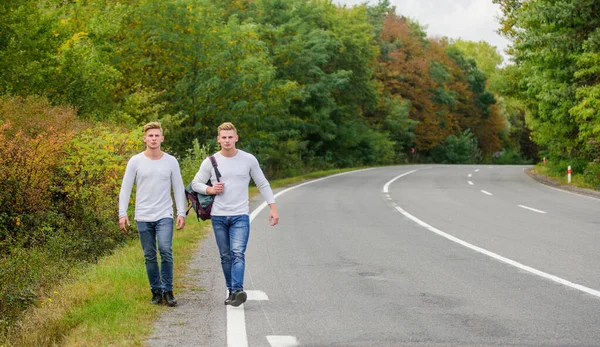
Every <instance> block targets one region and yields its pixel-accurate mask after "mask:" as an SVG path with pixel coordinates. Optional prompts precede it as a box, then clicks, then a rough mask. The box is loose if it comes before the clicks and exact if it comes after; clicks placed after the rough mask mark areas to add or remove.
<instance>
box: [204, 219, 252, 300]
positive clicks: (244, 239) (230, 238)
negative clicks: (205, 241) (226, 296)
mask: <svg viewBox="0 0 600 347" xmlns="http://www.w3.org/2000/svg"><path fill="white" fill-rule="evenodd" d="M210 220H211V222H212V227H213V230H214V232H215V239H216V240H217V247H218V248H219V255H220V256H221V266H222V267H223V274H224V275H225V284H226V285H227V289H229V290H230V291H236V290H243V289H244V269H245V266H246V260H245V253H246V245H248V237H249V236H250V216H248V215H247V214H245V215H241V216H211V217H210Z"/></svg>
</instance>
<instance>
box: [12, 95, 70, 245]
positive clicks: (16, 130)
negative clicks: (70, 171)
mask: <svg viewBox="0 0 600 347" xmlns="http://www.w3.org/2000/svg"><path fill="white" fill-rule="evenodd" d="M0 119H2V124H0V143H2V146H0V167H2V170H0V225H2V227H0V252H1V253H6V252H7V246H10V245H14V244H21V245H24V246H27V245H28V244H29V243H30V242H31V241H32V240H31V236H33V235H35V233H31V232H30V231H29V230H28V229H27V225H26V224H25V223H23V221H24V220H25V219H27V215H31V216H34V215H38V214H43V213H45V212H46V211H48V210H50V209H51V208H52V204H51V200H52V199H51V198H52V197H51V194H50V191H51V187H52V183H53V182H52V178H53V176H54V172H55V171H56V169H57V168H58V166H59V165H60V160H61V156H62V154H63V146H64V145H65V143H67V142H68V141H69V140H70V139H71V138H72V137H73V135H74V128H75V126H76V125H77V122H76V114H75V110H74V109H72V108H68V107H52V106H50V104H49V103H48V101H47V100H46V99H43V98H39V97H28V98H21V97H2V98H0Z"/></svg>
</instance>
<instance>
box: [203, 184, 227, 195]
mask: <svg viewBox="0 0 600 347" xmlns="http://www.w3.org/2000/svg"><path fill="white" fill-rule="evenodd" d="M209 189H210V190H211V191H210V192H209V191H208V190H207V191H206V192H207V193H208V194H209V195H219V194H221V193H223V190H224V189H225V183H223V182H217V183H215V185H214V186H212V187H210V188H209Z"/></svg>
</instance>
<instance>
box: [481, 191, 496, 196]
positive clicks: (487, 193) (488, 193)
mask: <svg viewBox="0 0 600 347" xmlns="http://www.w3.org/2000/svg"><path fill="white" fill-rule="evenodd" d="M481 192H482V193H483V194H485V195H494V194H492V193H490V192H488V191H485V190H482V191H481Z"/></svg>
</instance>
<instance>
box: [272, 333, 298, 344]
mask: <svg viewBox="0 0 600 347" xmlns="http://www.w3.org/2000/svg"><path fill="white" fill-rule="evenodd" d="M267 341H269V344H270V345H271V347H294V346H299V345H300V344H299V343H298V339H296V338H295V337H294V336H282V335H269V336H267Z"/></svg>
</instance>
